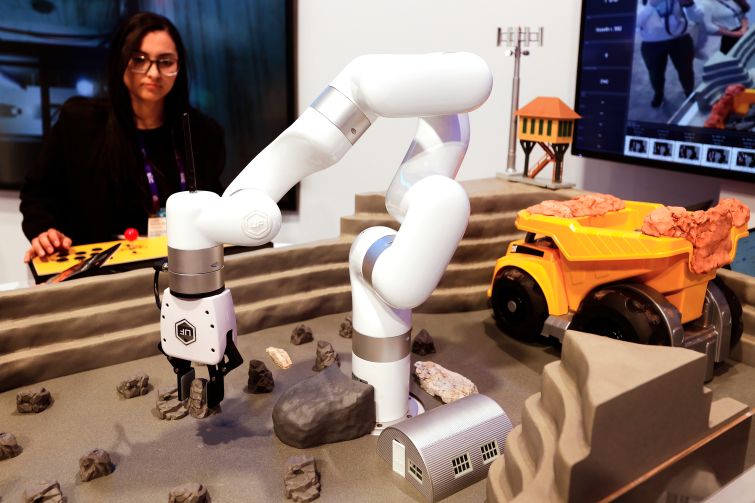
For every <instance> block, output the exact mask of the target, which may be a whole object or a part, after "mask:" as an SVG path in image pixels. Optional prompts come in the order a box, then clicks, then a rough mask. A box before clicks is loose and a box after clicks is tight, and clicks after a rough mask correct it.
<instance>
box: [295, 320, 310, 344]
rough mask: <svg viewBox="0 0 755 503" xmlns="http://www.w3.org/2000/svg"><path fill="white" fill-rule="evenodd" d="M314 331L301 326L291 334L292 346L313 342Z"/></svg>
mask: <svg viewBox="0 0 755 503" xmlns="http://www.w3.org/2000/svg"><path fill="white" fill-rule="evenodd" d="M313 340H314V338H313V337H312V329H311V328H309V327H308V326H307V325H299V326H297V327H296V328H294V331H293V332H291V344H293V345H295V346H298V345H300V344H305V343H307V342H312V341H313Z"/></svg>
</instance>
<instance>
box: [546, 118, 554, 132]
mask: <svg viewBox="0 0 755 503" xmlns="http://www.w3.org/2000/svg"><path fill="white" fill-rule="evenodd" d="M552 125H553V121H552V120H550V119H548V133H547V134H548V136H550V135H551V126H552Z"/></svg>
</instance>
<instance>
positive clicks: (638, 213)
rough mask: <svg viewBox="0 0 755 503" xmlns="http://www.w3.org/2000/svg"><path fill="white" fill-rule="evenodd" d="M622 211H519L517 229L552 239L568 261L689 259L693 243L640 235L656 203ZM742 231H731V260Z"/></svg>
mask: <svg viewBox="0 0 755 503" xmlns="http://www.w3.org/2000/svg"><path fill="white" fill-rule="evenodd" d="M624 202H625V204H626V207H625V208H624V209H623V210H618V211H610V212H608V213H606V214H604V215H601V216H589V217H574V218H562V217H555V216H549V215H536V214H531V213H530V212H529V211H527V210H521V211H520V212H519V213H518V215H517V219H516V226H517V228H519V229H521V230H523V231H526V232H534V233H535V234H537V235H542V236H548V237H550V238H551V239H553V241H554V243H555V244H556V246H558V249H559V250H560V252H561V254H562V256H563V257H564V258H565V259H566V260H568V261H574V262H582V261H603V260H643V259H654V258H667V257H672V256H674V255H679V254H684V253H686V254H688V255H689V256H690V257H691V256H692V243H690V242H689V241H687V240H686V239H684V238H672V237H654V236H648V235H645V234H643V233H642V232H640V228H641V227H642V221H643V220H644V218H645V216H647V215H648V214H649V213H650V212H651V211H653V210H654V209H656V208H658V207H660V206H662V205H660V204H657V203H644V202H638V201H624ZM746 234H747V230H746V229H744V228H732V230H731V238H732V245H733V246H732V251H731V253H732V258H733V255H734V253H735V251H736V244H737V241H738V240H739V238H740V237H742V236H745V235H746Z"/></svg>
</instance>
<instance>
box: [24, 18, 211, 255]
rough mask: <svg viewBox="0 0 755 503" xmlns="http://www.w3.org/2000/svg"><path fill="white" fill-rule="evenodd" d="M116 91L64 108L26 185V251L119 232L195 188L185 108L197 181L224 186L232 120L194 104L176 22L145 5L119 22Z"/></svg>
mask: <svg viewBox="0 0 755 503" xmlns="http://www.w3.org/2000/svg"><path fill="white" fill-rule="evenodd" d="M107 70H108V82H107V84H108V96H107V98H105V99H86V98H80V97H76V98H71V99H70V100H68V101H66V103H65V104H64V105H63V106H62V108H61V110H60V116H59V119H58V121H57V123H56V124H55V125H54V126H53V127H52V128H51V131H50V133H49V135H48V137H47V138H46V139H45V144H44V146H43V149H42V153H41V155H40V158H39V160H38V162H37V163H36V164H35V166H33V167H32V168H31V169H30V172H29V174H28V176H27V179H26V183H25V185H24V186H23V188H22V189H21V207H20V209H21V213H22V214H23V223H22V228H23V231H24V234H25V235H26V237H27V238H28V239H29V240H30V241H31V247H30V248H29V250H28V251H27V252H26V255H25V257H24V261H25V262H28V261H30V260H31V259H32V258H34V257H35V256H41V257H44V256H45V255H48V254H51V253H53V252H54V251H56V250H59V249H68V248H70V246H71V245H72V244H73V243H94V242H101V241H108V240H111V239H116V238H117V237H118V235H121V234H123V232H124V230H125V229H127V228H129V227H133V228H136V229H137V230H138V231H139V232H140V234H142V235H146V229H147V223H148V218H150V217H151V216H154V215H157V214H160V213H161V209H162V208H164V206H165V201H166V200H167V198H168V196H170V195H171V194H172V193H174V192H177V191H180V190H186V188H187V179H186V177H187V166H186V163H185V159H186V158H187V157H186V153H185V152H184V150H185V149H184V142H183V133H182V122H181V117H182V115H183V113H184V112H188V113H189V116H190V120H191V129H192V138H193V143H194V145H193V147H194V148H193V151H194V159H195V164H196V174H197V187H198V188H199V189H202V190H210V191H213V192H217V193H220V192H221V190H222V187H221V184H220V180H219V177H220V174H221V172H222V171H223V168H224V165H225V141H224V137H223V129H222V128H221V127H220V125H219V124H218V123H216V122H215V121H214V120H212V119H211V118H209V117H207V116H205V115H203V114H201V113H200V112H198V111H197V110H195V109H193V108H191V107H190V106H189V79H188V75H187V70H186V54H185V50H184V45H183V42H182V41H181V36H180V35H179V33H178V30H177V29H176V27H175V26H174V25H173V23H171V22H170V21H169V20H168V19H166V18H165V17H163V16H160V15H157V14H153V13H147V12H142V13H138V14H135V15H133V16H132V17H130V18H128V19H127V20H125V21H124V22H123V23H122V24H121V25H120V27H119V28H118V29H117V30H116V32H115V34H114V36H113V39H112V42H111V46H110V52H109V56H108V67H107Z"/></svg>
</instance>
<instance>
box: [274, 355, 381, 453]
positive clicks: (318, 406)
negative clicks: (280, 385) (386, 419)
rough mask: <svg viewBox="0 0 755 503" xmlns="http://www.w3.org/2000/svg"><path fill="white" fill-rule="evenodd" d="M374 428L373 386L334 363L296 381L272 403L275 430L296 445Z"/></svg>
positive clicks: (353, 435)
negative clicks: (311, 375) (322, 370)
mask: <svg viewBox="0 0 755 503" xmlns="http://www.w3.org/2000/svg"><path fill="white" fill-rule="evenodd" d="M374 428H375V391H374V389H373V387H372V386H370V385H369V384H364V383H361V382H359V381H355V380H353V379H350V378H349V377H347V376H346V375H344V374H343V373H342V372H341V370H340V369H339V368H338V366H336V365H333V366H331V367H328V368H327V369H325V371H324V372H321V373H319V374H316V375H314V376H313V377H310V378H309V379H305V380H304V381H302V382H300V383H298V384H295V385H294V386H292V387H291V388H289V389H288V390H286V392H285V393H283V395H281V397H280V398H279V399H278V402H277V403H276V404H275V407H273V429H274V430H275V434H276V435H277V436H278V438H279V439H280V441H281V442H283V443H284V444H287V445H290V446H293V447H297V448H299V449H306V448H308V447H315V446H318V445H322V444H328V443H332V442H341V441H343V440H351V439H354V438H359V437H361V436H363V435H367V434H368V433H370V432H371V431H372V430H373V429H374Z"/></svg>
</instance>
